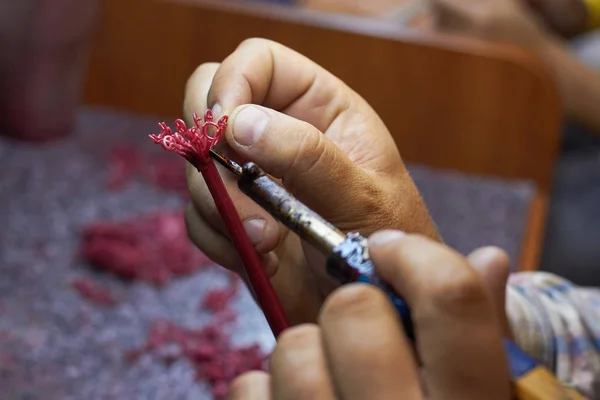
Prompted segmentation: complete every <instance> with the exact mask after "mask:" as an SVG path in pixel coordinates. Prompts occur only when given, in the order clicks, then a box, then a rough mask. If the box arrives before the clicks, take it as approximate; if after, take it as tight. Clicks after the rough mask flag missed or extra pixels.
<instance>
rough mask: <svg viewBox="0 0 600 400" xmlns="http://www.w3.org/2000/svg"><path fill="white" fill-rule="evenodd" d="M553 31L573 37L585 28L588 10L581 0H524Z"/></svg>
mask: <svg viewBox="0 0 600 400" xmlns="http://www.w3.org/2000/svg"><path fill="white" fill-rule="evenodd" d="M525 3H526V4H527V5H528V6H529V7H530V8H531V9H532V10H533V11H534V12H535V13H537V14H538V15H539V16H540V17H541V18H542V20H543V21H544V22H545V24H546V25H547V26H548V27H549V28H550V29H551V30H552V31H554V32H556V33H558V34H559V35H561V36H564V37H567V38H569V37H573V36H575V35H577V34H579V33H582V32H584V31H585V29H586V25H587V18H588V10H587V7H586V5H585V3H584V2H583V0H525Z"/></svg>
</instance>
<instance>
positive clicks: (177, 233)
mask: <svg viewBox="0 0 600 400" xmlns="http://www.w3.org/2000/svg"><path fill="white" fill-rule="evenodd" d="M80 254H81V256H82V257H83V258H84V259H86V260H87V261H89V262H90V263H91V264H92V265H94V266H95V267H97V268H99V269H101V270H105V271H107V272H110V273H112V274H114V275H116V276H118V277H120V278H123V279H131V280H142V281H146V282H148V283H151V284H154V285H156V286H159V287H162V286H164V285H166V284H167V283H168V282H169V281H170V280H171V279H172V278H173V277H177V276H186V275H190V274H192V273H195V272H197V271H199V270H201V269H203V268H207V267H210V266H212V265H213V263H212V262H211V261H210V259H209V258H208V257H206V256H205V255H204V254H203V253H201V252H200V251H199V250H198V249H196V248H195V247H194V245H193V244H192V243H191V242H190V240H189V239H188V235H187V231H186V228H185V222H184V218H183V211H180V210H177V211H163V212H156V213H151V214H147V215H141V216H139V217H136V218H131V219H128V220H124V221H98V222H95V223H92V224H90V225H88V226H86V227H85V228H84V230H83V232H82V244H81V249H80Z"/></svg>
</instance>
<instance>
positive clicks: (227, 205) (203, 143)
mask: <svg viewBox="0 0 600 400" xmlns="http://www.w3.org/2000/svg"><path fill="white" fill-rule="evenodd" d="M193 118H194V126H192V127H190V128H188V127H187V126H186V124H185V122H184V121H182V120H180V119H178V120H177V121H175V127H176V131H175V132H173V131H172V130H171V128H169V127H168V126H167V125H166V124H165V123H160V124H159V126H160V129H161V130H160V133H159V134H158V135H150V138H151V139H152V140H153V141H154V143H158V144H160V145H162V147H163V148H164V149H165V150H168V151H172V152H174V153H177V154H179V155H180V156H182V157H184V158H185V159H186V160H187V161H188V162H189V163H190V164H192V165H193V166H194V167H196V168H197V169H198V171H200V173H201V174H202V176H203V177H204V180H205V181H206V185H207V186H208V189H209V191H210V194H211V195H212V197H213V199H214V201H215V204H216V206H217V209H218V211H219V214H220V215H221V217H222V218H223V221H224V222H225V225H226V227H227V231H228V232H229V236H230V237H231V240H232V241H233V244H234V245H235V247H236V249H237V251H238V253H239V255H240V258H241V259H242V264H243V267H244V273H245V274H246V278H247V281H248V283H249V285H250V289H251V290H252V292H253V293H254V297H255V298H256V300H257V302H258V304H259V306H260V307H261V308H262V311H263V313H264V314H265V317H266V319H267V322H268V323H269V325H270V327H271V330H272V331H273V334H274V335H275V337H277V336H279V334H280V333H281V332H282V331H283V330H284V329H286V328H287V327H288V326H289V322H288V319H287V317H286V315H285V312H284V311H283V307H282V306H281V303H280V302H279V299H278V298H277V295H276V294H275V290H274V289H273V286H272V285H271V281H270V280H269V277H268V276H267V274H266V272H265V268H264V266H263V264H262V262H261V261H260V258H259V256H258V254H257V253H256V251H255V250H254V247H253V246H252V243H251V242H250V239H249V238H248V235H247V234H246V231H245V230H244V227H243V225H242V221H241V220H240V217H239V215H238V213H237V210H236V209H235V206H234V205H233V202H232V201H231V198H230V197H229V194H228V193H227V189H226V188H225V185H224V184H223V180H222V179H221V176H220V175H219V172H218V170H217V167H216V166H215V164H214V162H213V161H212V159H211V157H210V150H211V149H212V148H213V147H214V146H215V145H216V144H217V142H218V141H219V139H221V137H222V136H223V132H224V131H225V129H226V128H227V121H228V117H227V116H223V117H221V119H219V121H218V122H214V121H213V114H212V111H211V110H207V111H206V114H205V115H204V123H202V118H200V117H198V115H196V114H195V113H194V116H193ZM211 128H212V129H213V130H214V134H213V135H211V134H209V129H211Z"/></svg>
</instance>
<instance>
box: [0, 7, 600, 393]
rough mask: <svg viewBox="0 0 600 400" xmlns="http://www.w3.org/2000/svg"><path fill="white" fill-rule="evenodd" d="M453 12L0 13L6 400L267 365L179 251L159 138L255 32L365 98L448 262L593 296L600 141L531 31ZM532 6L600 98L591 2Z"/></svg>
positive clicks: (261, 325)
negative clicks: (482, 258)
mask: <svg viewBox="0 0 600 400" xmlns="http://www.w3.org/2000/svg"><path fill="white" fill-rule="evenodd" d="M501 1H502V0H496V1H495V3H499V2H501ZM510 1H512V0H510ZM488 2H489V3H494V0H489V1H488ZM506 2H509V0H506ZM454 3H456V4H454ZM454 3H453V2H452V0H449V1H444V0H441V1H433V0H432V1H429V0H371V1H369V2H365V1H359V0H298V1H293V0H263V1H261V0H246V1H242V0H240V1H228V0H215V1H211V0H180V1H173V0H55V1H42V0H20V1H13V0H0V83H1V85H0V88H2V90H1V91H0V204H2V208H1V209H0V226H1V227H2V230H0V387H2V395H0V397H2V398H3V399H4V398H6V399H38V398H39V399H70V398H73V399H82V398H85V399H105V398H110V399H113V398H114V399H133V398H153V399H167V398H168V399H180V398H181V399H188V398H194V399H196V398H200V399H204V398H206V399H211V398H219V397H222V395H223V393H224V392H225V389H224V387H226V384H227V383H228V382H229V381H230V380H231V379H232V378H233V377H234V376H235V375H236V374H239V373H241V372H243V371H245V370H247V369H249V368H257V367H259V366H260V365H261V363H262V360H263V358H264V355H265V354H268V351H269V350H270V348H271V347H272V345H273V338H272V336H271V334H270V332H269V330H268V326H267V325H266V323H265V321H264V318H263V317H262V315H261V312H260V311H259V310H258V309H257V308H256V306H255V304H254V303H253V301H252V300H251V296H250V295H249V294H248V293H247V291H246V290H245V289H244V288H243V287H242V286H241V285H240V284H239V282H238V280H237V279H236V278H235V277H234V276H231V275H229V274H227V273H225V272H224V271H223V270H221V269H219V268H218V266H214V265H212V264H211V262H210V261H209V260H208V259H206V257H204V256H203V255H202V254H201V253H200V252H199V251H197V250H196V249H194V248H193V247H192V246H191V245H190V244H189V243H188V239H187V236H186V233H185V226H184V224H183V221H182V218H181V212H182V208H183V206H184V204H185V202H186V200H187V194H186V186H185V176H184V170H183V164H182V163H181V162H178V161H179V160H176V159H174V158H173V157H169V156H168V155H167V156H166V157H165V155H164V154H162V152H161V151H160V149H155V148H154V147H156V146H152V144H151V143H150V142H149V140H148V139H147V135H148V134H149V133H156V131H157V125H156V124H157V122H159V121H162V120H166V121H167V122H169V121H172V120H173V119H175V118H179V117H181V112H182V111H181V104H182V99H183V91H184V87H185V82H186V80H187V78H188V76H189V75H190V74H191V73H192V72H193V71H194V69H195V68H196V67H197V66H198V65H200V64H201V63H203V62H209V61H220V60H222V59H223V58H224V57H226V56H227V55H228V54H230V53H231V52H232V51H233V50H234V49H235V47H236V46H237V45H238V44H239V43H240V42H241V41H243V40H244V39H246V38H250V37H264V38H268V39H272V40H275V41H277V42H280V43H282V44H285V45H287V46H289V47H291V48H293V49H295V50H297V51H299V52H301V53H303V54H305V55H306V56H308V57H310V58H312V59H313V60H314V61H316V62H317V63H319V64H321V65H323V66H324V67H325V68H327V69H329V70H330V71H331V72H333V73H334V74H336V75H337V76H339V77H340V78H341V79H342V80H344V81H345V82H346V83H347V84H348V85H349V86H351V87H352V88H353V89H355V90H356V91H357V92H358V93H359V94H361V95H362V96H363V97H364V98H366V99H367V101H369V102H370V103H371V105H372V106H373V107H374V108H375V110H376V111H377V112H378V113H379V114H380V116H381V117H382V119H383V120H384V122H385V123H386V125H387V126H388V128H389V129H390V131H391V132H392V135H393V136H394V139H395V140H396V143H397V145H398V148H399V149H400V152H401V154H402V156H403V158H404V159H405V161H406V162H407V163H408V167H409V170H410V172H411V175H412V176H413V178H414V180H415V181H416V183H417V186H418V188H419V189H420V191H421V193H422V195H423V197H424V199H425V202H426V204H427V206H428V208H429V209H430V212H431V214H432V216H433V218H434V220H435V222H436V224H437V225H438V227H439V231H440V233H441V235H442V237H443V238H444V240H445V241H446V242H447V243H448V244H449V245H451V246H453V247H455V248H457V249H458V250H459V251H461V252H463V253H467V252H470V251H471V250H473V249H475V248H476V247H478V246H482V245H497V246H500V247H502V248H504V249H505V250H506V251H507V252H508V253H509V255H510V256H511V260H512V268H513V271H515V272H516V271H525V270H537V269H544V270H549V271H553V272H556V273H559V274H560V275H563V276H565V277H567V278H569V279H572V280H573V281H574V282H575V283H577V284H581V285H588V286H600V274H599V273H598V272H597V271H598V270H599V269H600V207H599V205H600V139H599V138H600V136H598V133H599V132H600V129H596V128H594V127H593V126H590V125H589V124H587V125H585V124H582V123H581V121H579V120H577V118H574V117H573V113H572V110H571V109H569V107H568V105H566V104H567V102H566V100H565V96H564V90H563V87H562V86H561V82H562V77H561V76H560V74H557V70H556V69H555V68H553V65H552V64H551V62H549V60H548V59H545V58H544V57H543V56H541V55H540V54H539V53H536V51H535V50H536V49H535V48H531V47H530V46H528V43H526V42H525V41H519V40H514V39H513V37H514V35H512V33H513V32H517V33H518V35H517V36H518V37H525V35H524V34H522V33H519V32H521V31H517V30H516V29H517V28H515V27H516V26H517V25H515V24H514V23H513V22H514V21H516V20H519V19H520V16H518V15H509V18H505V19H504V20H501V22H502V23H500V24H496V25H494V26H496V27H499V28H498V32H496V31H494V32H495V36H489V37H488V36H486V35H487V34H484V33H482V32H483V31H485V32H490V31H489V30H486V29H484V30H483V31H477V30H473V29H464V30H461V29H454V28H457V27H461V26H467V25H469V24H471V25H469V26H471V27H472V26H477V23H476V22H477V21H472V20H473V19H476V18H477V16H474V15H470V14H469V13H464V12H463V13H462V14H461V11H460V10H461V7H467V8H468V5H469V3H468V0H456V1H455V2H454ZM484 3H485V2H484ZM526 3H527V4H526V7H528V8H527V10H529V11H528V13H532V14H535V15H536V16H535V17H534V18H535V19H536V20H539V21H541V22H540V23H543V24H544V25H545V27H546V28H545V30H546V31H547V35H548V37H552V38H553V39H552V40H554V39H556V40H560V43H561V46H562V47H563V48H564V51H565V54H567V55H568V57H572V59H573V60H576V62H577V63H581V64H582V65H585V66H586V67H582V68H588V70H587V71H589V76H590V77H591V78H590V79H591V81H593V79H594V77H595V78H597V80H598V81H600V74H599V73H596V75H594V72H593V71H594V70H595V69H600V33H599V32H598V30H594V29H591V28H590V27H586V26H585V15H586V14H585V11H582V10H584V8H582V7H584V2H583V1H580V0H565V1H564V2H563V3H561V4H563V6H564V7H565V8H563V9H558V10H556V9H551V8H548V7H547V4H546V5H545V3H544V2H543V1H542V0H532V1H527V2H526ZM550 3H552V4H558V3H560V2H554V3H553V2H550ZM582 12H583V13H584V14H582ZM452 13H454V14H452ZM536 13H537V14H536ZM449 15H450V16H454V18H449ZM528 15H529V14H528ZM581 15H584V18H583V19H582V17H581ZM443 18H445V19H446V22H447V23H446V24H441V23H440V20H441V19H443ZM450 20H451V23H450V22H448V21H450ZM469 21H471V22H469ZM503 24H504V25H503ZM588 28H590V29H588ZM496 33H497V34H496ZM586 79H587V78H586ZM591 81H590V82H591ZM598 86H599V85H598V82H596V84H595V86H594V84H592V82H591V83H590V87H598ZM590 90H591V89H590ZM598 98H600V92H598V93H596V97H594V94H593V93H592V94H591V95H590V96H589V97H586V99H590V100H582V101H583V102H584V103H585V101H587V103H586V104H584V105H583V106H584V107H588V108H589V107H591V106H594V104H593V101H594V100H593V99H598ZM590 102H591V103H590ZM580 103H581V102H580ZM595 107H597V108H598V110H599V111H600V103H596V104H595ZM575 114H577V113H575ZM175 253H176V254H179V255H180V256H179V257H173V254H175ZM157 271H158V272H157ZM182 338H184V339H182ZM186 338H187V339H186ZM182 340H183V341H184V342H185V343H193V344H194V346H195V347H194V346H192V347H193V349H194V350H193V351H192V350H189V349H187V350H185V349H186V348H187V347H186V346H187V345H185V343H184V342H182ZM186 340H187V341H186ZM188 347H189V346H188ZM192 347H190V348H192ZM224 354H226V355H227V356H226V357H224V356H223V355H224ZM224 359H225V361H223V360H224Z"/></svg>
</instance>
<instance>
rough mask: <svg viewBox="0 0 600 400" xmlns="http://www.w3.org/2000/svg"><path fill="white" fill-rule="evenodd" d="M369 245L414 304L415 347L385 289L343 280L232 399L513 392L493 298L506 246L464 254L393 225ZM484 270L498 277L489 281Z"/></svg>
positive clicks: (376, 399) (492, 398)
mask: <svg viewBox="0 0 600 400" xmlns="http://www.w3.org/2000/svg"><path fill="white" fill-rule="evenodd" d="M369 249H370V251H371V254H372V257H373V260H374V263H375V266H376V268H377V269H378V271H379V272H380V273H381V274H382V276H383V277H384V278H385V279H386V280H387V281H388V282H390V284H391V285H392V286H393V287H394V288H395V290H397V291H398V292H399V293H403V295H404V297H405V299H406V301H407V302H408V303H409V305H410V306H411V308H412V312H413V320H414V323H415V334H416V347H415V348H413V347H412V345H411V344H410V343H409V342H408V340H407V338H406V336H405V335H404V331H403V328H402V326H401V324H400V323H399V319H398V318H397V315H396V314H395V311H394V309H393V307H392V305H391V304H390V302H389V301H388V300H387V299H386V298H385V296H383V294H382V292H380V291H379V290H377V289H375V288H373V287H371V286H368V285H364V284H351V285H346V286H344V287H342V288H340V289H337V290H336V291H334V292H333V293H332V294H331V296H330V297H329V298H328V299H327V300H326V302H325V304H324V305H323V308H322V310H321V313H320V316H319V323H318V325H315V324H304V325H300V326H297V327H293V328H290V329H289V330H287V331H285V332H284V333H283V334H282V335H281V336H280V338H279V339H278V342H277V345H276V347H275V350H274V351H273V354H272V356H271V360H270V365H269V373H264V372H250V373H247V374H245V375H242V376H240V377H239V378H237V379H236V380H235V381H234V382H233V384H232V386H231V388H230V393H229V399H230V400H259V399H260V400H283V399H285V400H305V399H306V400H308V399H311V400H327V399H332V400H333V399H340V400H341V399H344V400H387V399H406V400H412V399H464V400H469V399H489V400H496V399H497V400H507V399H510V398H511V388H510V383H509V374H508V365H507V360H506V356H505V353H504V347H503V344H502V336H503V332H502V329H503V328H502V325H501V324H500V323H499V321H500V318H498V317H499V316H501V314H499V313H503V302H502V300H501V299H500V298H498V297H497V298H496V299H495V300H496V301H494V299H493V297H494V294H493V292H494V291H495V290H496V289H497V288H498V287H502V290H504V287H505V284H506V277H507V269H506V268H504V269H503V268H497V267H499V266H500V265H501V264H503V263H504V265H505V266H506V257H505V255H503V253H502V252H499V251H498V250H496V249H493V248H484V249H480V250H478V251H476V252H475V253H473V254H472V255H471V256H469V257H468V259H465V258H463V257H462V256H460V255H459V254H457V253H455V252H454V251H452V250H451V249H449V248H447V247H445V246H443V245H441V244H439V243H436V242H434V241H432V240H430V239H427V238H424V237H421V236H418V235H405V234H403V233H401V232H398V231H381V232H377V233H375V234H373V235H372V236H371V237H370V238H369ZM476 266H477V268H474V267H476ZM440 267H443V268H440ZM482 270H488V272H487V273H488V274H489V273H490V272H491V271H492V270H493V271H494V272H493V274H496V276H497V277H498V278H499V279H497V280H496V281H495V283H494V284H492V285H490V284H489V282H486V281H485V278H484V277H485V276H486V273H481V271H482ZM478 272H479V273H478ZM482 278H483V279H482ZM488 278H489V275H488ZM502 280H504V282H502ZM497 295H498V293H497V294H496V296H497ZM500 296H502V295H500Z"/></svg>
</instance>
